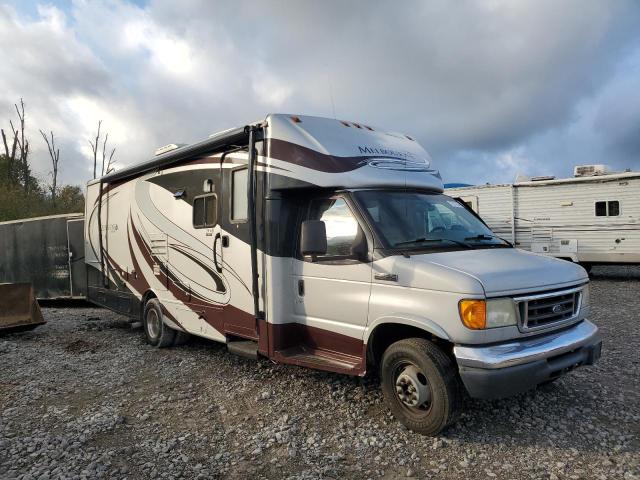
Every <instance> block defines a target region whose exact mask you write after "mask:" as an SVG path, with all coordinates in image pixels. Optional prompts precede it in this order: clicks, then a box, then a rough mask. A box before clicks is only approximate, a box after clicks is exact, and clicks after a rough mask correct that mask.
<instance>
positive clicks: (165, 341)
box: [144, 298, 176, 348]
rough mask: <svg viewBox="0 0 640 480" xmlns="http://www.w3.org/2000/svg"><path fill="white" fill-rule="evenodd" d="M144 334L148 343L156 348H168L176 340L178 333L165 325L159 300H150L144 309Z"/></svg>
mask: <svg viewBox="0 0 640 480" xmlns="http://www.w3.org/2000/svg"><path fill="white" fill-rule="evenodd" d="M144 333H145V336H146V337H147V343H148V344H149V345H153V346H154V347H159V348H162V347H168V346H170V345H172V344H173V342H174V340H175V337H176V331H175V330H173V329H172V328H170V327H168V326H167V325H166V324H165V323H164V321H163V314H162V306H161V305H160V301H159V300H158V299H157V298H152V299H151V300H149V301H148V302H147V303H146V305H145V307H144Z"/></svg>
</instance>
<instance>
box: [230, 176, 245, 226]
mask: <svg viewBox="0 0 640 480" xmlns="http://www.w3.org/2000/svg"><path fill="white" fill-rule="evenodd" d="M240 170H246V171H247V178H248V176H249V165H240V166H239V167H234V168H232V169H230V170H229V196H228V199H229V223H233V224H238V223H247V222H248V221H249V201H248V198H247V212H246V216H247V218H242V219H240V218H237V219H234V218H233V174H234V173H235V172H237V171H240ZM247 188H248V185H247V186H245V190H247ZM248 194H249V192H248V191H247V195H248Z"/></svg>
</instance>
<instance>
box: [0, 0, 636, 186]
mask: <svg viewBox="0 0 640 480" xmlns="http://www.w3.org/2000/svg"><path fill="white" fill-rule="evenodd" d="M1 1H2V0H0V2H1ZM0 45H2V57H1V60H0V124H1V126H2V127H3V128H5V129H6V128H8V120H9V118H11V117H12V115H13V103H14V102H16V101H17V100H19V99H20V97H23V98H24V100H25V103H26V109H27V121H28V125H29V133H30V136H31V144H32V147H33V164H34V169H35V171H36V174H37V175H39V176H40V177H41V178H42V179H43V180H46V178H47V174H48V171H49V166H48V157H47V154H46V146H45V145H44V142H43V141H42V139H41V138H40V137H39V134H38V131H37V130H38V129H40V128H41V129H44V130H47V131H49V130H53V131H54V133H55V134H56V136H57V137H58V138H59V143H60V144H61V152H62V153H61V164H62V166H61V176H62V180H63V181H64V182H70V183H76V184H83V183H84V182H85V181H86V180H87V179H88V178H89V177H90V176H91V175H92V172H91V170H92V165H91V164H90V161H89V159H88V158H89V156H90V147H89V144H88V139H89V138H90V137H91V134H92V132H94V131H95V128H96V124H97V122H98V120H99V119H102V120H103V125H104V127H105V128H106V130H108V131H109V133H110V137H109V140H110V143H112V144H113V145H114V146H116V147H117V151H116V155H115V156H116V158H117V161H118V165H120V166H124V165H128V164H131V163H135V162H137V161H141V160H144V159H147V158H148V157H149V156H150V154H151V153H152V152H153V150H154V149H155V148H156V147H158V146H160V145H164V144H167V143H174V142H175V143H190V142H193V141H196V140H199V139H202V138H204V137H206V136H207V135H209V134H210V133H213V132H215V131H218V130H222V129H225V128H229V127H232V126H236V125H241V124H244V123H246V122H250V121H255V120H258V119H260V118H263V117H264V116H265V114H267V113H269V112H292V113H305V114H313V115H321V116H334V109H335V115H336V116H337V117H338V118H340V119H346V120H353V121H361V122H365V123H368V124H371V125H375V126H378V127H380V128H384V129H387V130H395V131H402V132H404V133H407V134H410V135H413V136H415V137H417V138H418V139H419V141H420V142H421V143H422V144H423V146H424V147H425V148H427V150H429V151H430V152H431V153H432V156H433V157H434V161H435V163H436V165H437V166H438V168H440V170H441V171H442V173H443V177H444V179H445V181H449V182H458V181H462V182H468V183H474V184H475V183H484V182H501V181H512V180H513V179H514V178H515V175H516V174H517V173H524V174H529V175H541V174H552V175H557V176H569V175H571V173H572V166H573V165H576V164H584V163H607V164H610V165H612V166H613V167H614V168H615V169H619V170H623V169H625V168H632V169H634V170H640V2H638V1H634V0H629V1H624V0H620V1H618V0H611V1H604V0H603V1H588V0H576V1H568V0H567V1H558V0H551V1H540V0H535V1H534V0H532V1H530V2H527V1H521V2H519V1H507V0H505V1H500V0H484V1H477V2H473V1H457V2H450V1H446V0H443V1H415V2H412V1H403V2H393V1H389V2H382V1H375V2H372V1H349V2H338V1H326V0H325V1H322V2H311V1H295V2H294V1H261V2H245V1H241V0H234V1H225V2H214V1H209V0H200V1H197V0H188V1H184V0H182V1H180V2H176V1H172V0H149V1H143V0H139V1H125V0H91V1H88V0H87V1H84V0H73V1H51V2H40V1H33V0H15V1H13V2H9V3H5V4H2V3H0ZM332 99H333V102H332Z"/></svg>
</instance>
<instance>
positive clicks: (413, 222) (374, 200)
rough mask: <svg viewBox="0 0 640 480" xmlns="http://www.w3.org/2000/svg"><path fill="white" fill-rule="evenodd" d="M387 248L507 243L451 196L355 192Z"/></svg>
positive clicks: (475, 245) (474, 245) (392, 192)
mask: <svg viewBox="0 0 640 480" xmlns="http://www.w3.org/2000/svg"><path fill="white" fill-rule="evenodd" d="M355 196H356V198H357V199H358V201H359V202H360V204H361V205H362V206H363V207H364V209H365V210H366V212H367V213H368V215H369V218H370V220H371V222H372V223H373V225H374V226H375V229H376V230H377V232H378V234H379V235H380V236H381V237H382V239H383V240H384V242H385V243H386V244H387V246H388V247H389V248H394V249H396V248H402V249H411V248H420V249H423V248H449V247H452V248H460V247H462V248H480V247H495V246H508V244H507V242H505V241H504V240H502V239H500V238H498V237H496V236H495V235H494V234H493V232H492V231H491V230H490V229H489V228H487V227H486V226H485V225H484V224H483V223H482V222H481V221H480V220H478V219H477V218H476V217H475V216H474V215H473V214H472V213H471V212H469V211H468V210H467V209H466V208H465V207H464V206H462V205H461V204H460V203H458V202H457V201H456V200H454V199H453V198H451V197H447V196H446V195H441V194H430V193H420V192H410V191H383V190H369V191H358V192H355Z"/></svg>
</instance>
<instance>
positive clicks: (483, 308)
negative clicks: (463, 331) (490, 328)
mask: <svg viewBox="0 0 640 480" xmlns="http://www.w3.org/2000/svg"><path fill="white" fill-rule="evenodd" d="M459 308H460V318H461V319H462V323H464V324H465V326H466V327H467V328H470V329H472V330H482V329H484V328H486V326H487V302H486V301H484V300H460V304H459Z"/></svg>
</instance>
